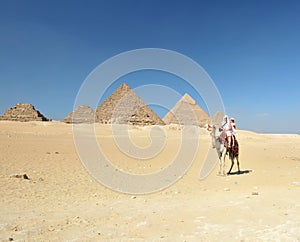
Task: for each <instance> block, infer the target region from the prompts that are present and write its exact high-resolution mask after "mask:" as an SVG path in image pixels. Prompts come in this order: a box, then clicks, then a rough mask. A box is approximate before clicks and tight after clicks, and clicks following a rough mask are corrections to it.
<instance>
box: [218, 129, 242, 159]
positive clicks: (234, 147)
mask: <svg viewBox="0 0 300 242" xmlns="http://www.w3.org/2000/svg"><path fill="white" fill-rule="evenodd" d="M218 139H219V141H220V142H221V143H222V144H224V146H225V147H226V149H227V151H229V149H228V137H227V135H226V132H225V131H223V132H222V133H221V134H220V136H219V137H218ZM233 142H234V144H233ZM230 147H231V148H230V150H231V151H232V152H233V153H234V154H238V153H239V143H238V140H237V139H236V137H235V135H234V134H233V135H232V138H231V144H230Z"/></svg>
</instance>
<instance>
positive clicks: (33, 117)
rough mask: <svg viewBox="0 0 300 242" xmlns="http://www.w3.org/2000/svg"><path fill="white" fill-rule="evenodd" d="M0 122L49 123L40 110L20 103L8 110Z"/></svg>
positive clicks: (0, 118) (0, 117)
mask: <svg viewBox="0 0 300 242" xmlns="http://www.w3.org/2000/svg"><path fill="white" fill-rule="evenodd" d="M0 120H9V121H22V122H27V121H49V119H47V118H46V117H45V116H44V115H43V114H41V113H40V112H39V111H38V110H35V108H34V106H33V105H31V104H22V103H18V104H16V105H15V106H14V107H12V108H9V109H7V110H6V111H5V112H4V114H3V115H2V116H0Z"/></svg>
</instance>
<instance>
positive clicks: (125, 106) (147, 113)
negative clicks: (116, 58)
mask: <svg viewBox="0 0 300 242" xmlns="http://www.w3.org/2000/svg"><path fill="white" fill-rule="evenodd" d="M95 116H96V122H100V123H117V124H133V125H142V126H144V125H163V124H164V122H163V121H162V120H161V119H160V118H159V117H158V116H157V115H156V114H155V113H154V112H153V111H152V110H151V108H149V106H148V105H147V104H146V103H145V102H144V101H143V100H142V99H141V98H140V97H139V96H138V95H137V94H136V93H135V92H134V91H133V90H132V89H131V88H130V87H129V86H128V85H127V84H125V83H123V84H122V85H121V86H120V87H119V88H118V89H117V90H116V91H115V92H114V93H113V94H111V96H109V97H108V98H107V99H106V100H104V102H103V103H102V104H101V105H99V106H98V107H97V109H96V111H95Z"/></svg>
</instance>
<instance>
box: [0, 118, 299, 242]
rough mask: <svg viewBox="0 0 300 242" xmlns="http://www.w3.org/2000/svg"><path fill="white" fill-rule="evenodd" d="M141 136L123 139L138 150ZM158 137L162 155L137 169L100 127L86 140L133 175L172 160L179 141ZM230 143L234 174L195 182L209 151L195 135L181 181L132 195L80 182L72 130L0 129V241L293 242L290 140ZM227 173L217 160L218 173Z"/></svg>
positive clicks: (206, 140) (242, 134) (35, 125)
mask: <svg viewBox="0 0 300 242" xmlns="http://www.w3.org/2000/svg"><path fill="white" fill-rule="evenodd" d="M149 129H151V127H147V128H137V127H132V128H130V132H129V133H130V137H131V139H132V140H133V142H135V143H137V144H139V145H140V146H147V145H149V143H150V142H151V140H150V139H149ZM163 129H165V136H166V137H167V139H166V145H165V148H164V149H163V150H162V151H161V153H160V154H159V155H157V156H156V157H155V158H153V159H150V160H142V161H141V160H140V161H138V160H134V159H133V158H130V157H127V156H126V155H124V154H122V153H121V152H120V151H119V150H118V148H117V147H116V145H115V144H114V140H113V138H112V133H111V126H110V125H100V124H97V125H96V134H97V138H98V142H99V145H100V146H102V148H103V150H105V153H106V155H107V156H109V159H110V160H111V161H112V163H113V164H114V165H115V166H120V168H122V169H124V170H127V171H129V172H134V173H140V174H143V173H147V172H148V173H149V172H153V171H154V170H157V169H161V168H163V167H164V166H166V165H167V163H168V160H169V161H171V160H172V157H173V156H174V155H176V150H178V147H179V146H180V135H181V132H180V131H179V130H176V129H170V128H168V126H165V127H164V128H163ZM238 139H239V142H240V162H241V170H242V174H236V173H234V174H233V175H229V176H226V177H221V176H217V173H218V166H216V167H215V168H214V170H213V171H212V172H211V174H210V175H209V176H208V177H207V178H206V179H204V180H199V172H200V169H201V167H202V165H203V161H204V159H205V156H206V154H207V150H208V148H209V146H210V143H211V142H210V136H209V133H208V131H206V130H204V129H201V130H200V135H199V140H200V145H199V148H198V151H197V154H196V157H195V159H194V161H193V164H192V166H191V167H190V169H189V170H188V172H187V173H186V174H185V175H184V176H183V177H182V179H180V180H179V181H178V182H176V183H175V184H174V185H172V186H170V187H169V188H167V189H164V190H162V191H159V192H155V193H151V194H145V195H132V194H124V193H119V192H116V191H113V190H111V189H109V188H106V187H105V186H103V185H102V184H100V183H99V182H98V181H97V180H96V179H94V178H93V177H91V176H90V175H89V173H88V171H87V170H86V169H85V168H84V166H83V164H82V163H81V161H80V159H79V156H78V155H77V153H76V149H75V146H74V142H73V134H72V125H68V124H64V123H60V122H26V123H21V122H12V121H1V122H0V154H1V155H0V166H1V168H0V185H1V190H0V240H2V241H9V240H13V241H145V240H146V241H299V240H300V203H299V201H300V136H299V135H291V134H289V135H275V134H257V133H253V132H249V131H242V130H239V131H238ZM229 165H230V162H229V160H228V158H226V170H228V169H229ZM236 169H237V167H236V166H235V167H234V168H233V172H235V171H236ZM16 174H17V175H18V174H26V175H27V176H28V178H29V179H23V178H22V177H21V178H17V177H15V176H14V175H16Z"/></svg>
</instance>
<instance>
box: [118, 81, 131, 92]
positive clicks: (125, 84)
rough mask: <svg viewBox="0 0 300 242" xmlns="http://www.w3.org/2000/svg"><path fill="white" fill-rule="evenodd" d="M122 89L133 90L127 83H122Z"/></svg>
mask: <svg viewBox="0 0 300 242" xmlns="http://www.w3.org/2000/svg"><path fill="white" fill-rule="evenodd" d="M119 88H120V89H122V90H131V88H130V86H128V84H127V83H125V82H124V83H122V84H121V85H120V86H119Z"/></svg>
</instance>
